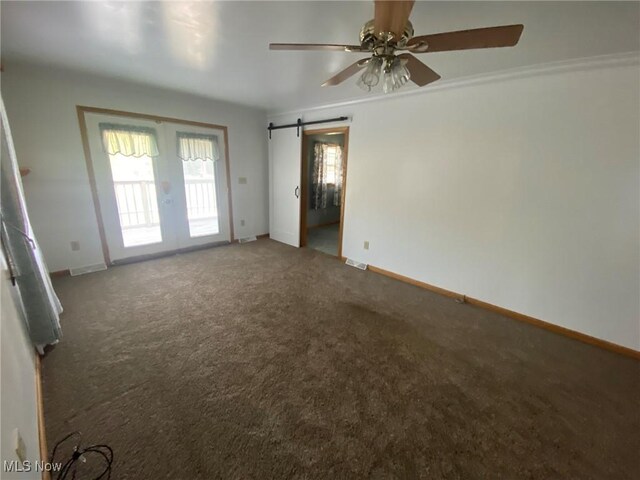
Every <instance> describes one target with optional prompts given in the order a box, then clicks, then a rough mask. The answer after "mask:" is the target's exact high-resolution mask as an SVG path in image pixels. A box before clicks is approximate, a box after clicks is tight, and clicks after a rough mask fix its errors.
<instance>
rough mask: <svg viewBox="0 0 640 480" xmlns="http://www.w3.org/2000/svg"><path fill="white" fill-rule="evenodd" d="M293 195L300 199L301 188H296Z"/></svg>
mask: <svg viewBox="0 0 640 480" xmlns="http://www.w3.org/2000/svg"><path fill="white" fill-rule="evenodd" d="M293 193H294V195H295V196H296V198H300V187H296V189H295V190H294V191H293Z"/></svg>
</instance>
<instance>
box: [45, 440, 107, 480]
mask: <svg viewBox="0 0 640 480" xmlns="http://www.w3.org/2000/svg"><path fill="white" fill-rule="evenodd" d="M72 437H77V438H78V441H77V443H76V445H75V446H74V447H73V453H72V454H71V457H69V458H68V459H67V461H66V462H65V463H64V464H62V463H61V465H62V467H61V468H60V471H59V472H58V476H57V477H56V480H66V479H67V478H70V479H71V480H73V479H75V478H76V473H77V470H78V461H81V462H83V463H84V462H86V461H87V458H88V457H89V455H94V456H98V457H99V458H100V459H101V460H102V461H103V463H104V470H102V472H101V473H100V475H98V476H97V477H93V478H92V479H90V480H102V479H106V480H109V479H110V478H111V465H112V464H113V450H112V449H111V447H110V446H109V445H102V444H98V445H91V446H89V447H86V448H82V447H81V446H80V438H81V437H82V435H81V433H80V432H71V433H70V434H69V435H67V436H66V437H64V438H63V439H62V440H59V441H58V443H56V445H55V446H54V447H53V451H52V452H51V457H50V458H49V463H50V464H53V463H54V460H55V457H56V451H57V450H58V447H59V446H60V445H61V444H63V443H64V442H66V441H67V440H69V439H70V438H72ZM69 475H71V476H70V477H69ZM105 475H106V476H105Z"/></svg>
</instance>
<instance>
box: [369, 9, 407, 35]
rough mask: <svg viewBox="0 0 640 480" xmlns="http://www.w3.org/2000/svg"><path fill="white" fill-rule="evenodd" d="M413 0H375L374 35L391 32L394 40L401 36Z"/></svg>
mask: <svg viewBox="0 0 640 480" xmlns="http://www.w3.org/2000/svg"><path fill="white" fill-rule="evenodd" d="M413 4H414V0H409V1H405V0H398V1H391V2H390V1H380V0H376V8H375V15H374V18H373V25H374V28H375V33H376V35H378V34H380V33H393V37H394V38H395V39H396V40H399V39H400V38H402V33H403V32H404V27H405V26H406V25H407V20H409V15H411V9H412V8H413Z"/></svg>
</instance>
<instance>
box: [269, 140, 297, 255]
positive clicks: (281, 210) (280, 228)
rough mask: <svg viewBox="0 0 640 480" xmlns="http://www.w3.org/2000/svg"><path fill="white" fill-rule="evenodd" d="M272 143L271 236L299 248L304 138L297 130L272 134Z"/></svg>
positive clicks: (270, 152)
mask: <svg viewBox="0 0 640 480" xmlns="http://www.w3.org/2000/svg"><path fill="white" fill-rule="evenodd" d="M268 142H269V190H270V193H269V196H270V205H269V207H270V209H269V235H270V237H271V238H273V239H274V240H277V241H279V242H282V243H286V244H288V245H292V246H294V247H299V246H300V188H301V185H300V164H301V161H300V158H301V155H302V148H301V137H299V136H298V135H296V129H295V128H283V129H281V130H273V131H272V132H271V139H270V140H268Z"/></svg>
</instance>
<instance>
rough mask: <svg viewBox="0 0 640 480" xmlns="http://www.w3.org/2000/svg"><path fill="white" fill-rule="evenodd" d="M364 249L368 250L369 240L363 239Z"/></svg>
mask: <svg viewBox="0 0 640 480" xmlns="http://www.w3.org/2000/svg"><path fill="white" fill-rule="evenodd" d="M364 249H365V250H369V240H365V241H364Z"/></svg>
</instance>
